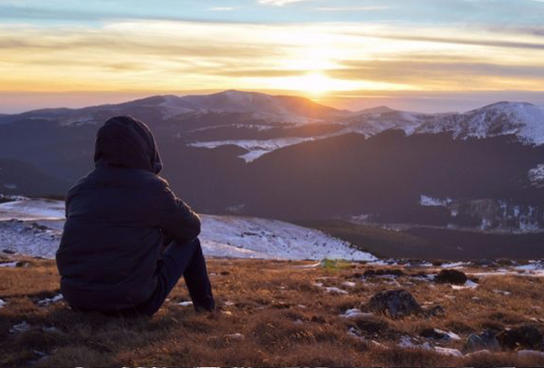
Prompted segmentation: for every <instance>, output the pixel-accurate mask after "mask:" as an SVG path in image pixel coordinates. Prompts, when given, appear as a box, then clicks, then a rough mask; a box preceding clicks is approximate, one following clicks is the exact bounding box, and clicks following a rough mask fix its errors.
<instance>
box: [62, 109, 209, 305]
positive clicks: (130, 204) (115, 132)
mask: <svg viewBox="0 0 544 368" xmlns="http://www.w3.org/2000/svg"><path fill="white" fill-rule="evenodd" d="M94 161H95V169H94V170H93V171H92V172H90V173H89V174H88V175H87V176H86V177H84V178H82V179H80V180H79V182H78V183H77V184H76V185H74V186H73V187H72V188H71V189H70V190H69V192H68V195H67V197H66V223H65V225H64V232H63V235H62V239H61V242H60V246H59V249H58V251H57V254H56V259H57V267H58V269H59V273H60V275H61V292H62V294H63V296H64V298H65V299H66V301H67V302H68V303H69V304H70V305H72V306H74V307H77V308H81V309H86V310H98V311H117V310H122V309H126V308H132V307H134V306H136V305H138V304H140V303H142V302H144V301H145V300H147V299H148V298H149V297H150V296H151V294H152V293H153V291H154V290H155V288H156V285H157V279H156V275H155V271H156V269H157V264H158V261H159V259H160V253H161V252H160V250H161V246H162V244H163V242H164V237H165V236H166V237H168V239H173V240H174V241H176V242H177V243H178V246H183V244H184V243H186V242H188V241H190V240H192V239H194V238H195V237H196V236H197V235H198V234H199V233H200V219H199V217H198V216H197V215H196V214H195V213H194V212H193V211H192V210H191V208H190V207H189V206H188V205H187V204H185V203H184V202H183V201H182V200H181V199H179V198H177V197H176V196H175V195H174V193H173V192H172V191H171V190H170V189H169V187H168V183H167V182H166V180H164V179H162V178H161V177H159V176H158V174H159V172H160V170H161V169H162V163H161V159H160V156H159V152H158V149H157V145H156V143H155V140H154V138H153V135H152V134H151V131H150V130H149V128H148V127H147V126H146V125H145V124H144V123H142V122H140V121H138V120H136V119H133V118H131V117H126V116H120V117H115V118H112V119H110V120H108V121H107V122H106V123H105V124H104V126H102V127H101V128H100V130H99V131H98V134H97V138H96V145H95V154H94Z"/></svg>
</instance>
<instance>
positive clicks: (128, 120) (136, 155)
mask: <svg viewBox="0 0 544 368" xmlns="http://www.w3.org/2000/svg"><path fill="white" fill-rule="evenodd" d="M94 162H95V165H96V166H102V165H105V166H112V167H126V168H131V169H141V170H147V171H151V172H153V173H154V174H158V173H159V172H160V171H161V169H162V162H161V158H160V156H159V150H158V148H157V144H156V143H155V139H154V138H153V134H152V133H151V130H150V129H149V127H148V126H147V125H146V124H144V123H143V122H141V121H139V120H136V119H134V118H132V117H130V116H116V117H114V118H111V119H109V120H108V121H106V123H104V125H103V126H102V127H101V128H100V129H99V130H98V133H97V135H96V144H95V152H94Z"/></svg>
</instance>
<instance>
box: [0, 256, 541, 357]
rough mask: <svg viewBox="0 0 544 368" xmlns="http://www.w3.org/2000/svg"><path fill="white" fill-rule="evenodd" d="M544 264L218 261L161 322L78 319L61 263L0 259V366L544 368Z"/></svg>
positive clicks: (176, 293) (175, 298) (177, 294)
mask: <svg viewBox="0 0 544 368" xmlns="http://www.w3.org/2000/svg"><path fill="white" fill-rule="evenodd" d="M542 269H543V267H542V263H540V262H536V261H535V262H531V263H527V264H521V265H518V264H512V263H510V262H509V261H500V262H497V261H489V262H481V263H480V264H474V263H450V264H442V263H441V262H434V264H431V263H426V262H416V261H412V262H408V261H406V262H397V263H395V264H386V263H385V262H384V263H383V264H376V263H374V264H368V263H365V262H341V261H321V262H311V261H274V260H234V259H219V258H215V259H210V261H209V270H210V273H211V279H212V283H213V286H214V289H215V294H216V298H217V301H218V305H219V307H218V310H217V311H216V312H215V313H212V314H196V313H195V312H194V311H193V310H192V308H191V303H190V301H189V299H188V293H187V291H186V289H185V287H184V285H183V282H180V284H179V285H178V286H176V288H175V289H174V290H173V292H172V294H171V296H170V298H169V299H168V301H167V302H166V303H165V305H164V306H163V307H162V308H161V310H160V311H159V312H158V313H157V314H156V315H155V316H154V317H153V318H150V319H149V318H143V317H142V318H135V319H118V318H113V317H106V316H102V315H100V314H93V313H91V314H80V313H75V312H73V311H71V310H70V309H69V308H68V306H67V305H66V303H65V302H64V301H63V299H62V295H60V294H59V290H58V282H59V279H58V274H57V271H56V267H55V264H54V262H53V261H51V260H45V259H37V258H30V257H22V256H18V255H12V254H4V255H3V256H2V257H1V258H0V279H1V280H2V281H3V282H2V283H1V285H0V341H1V342H0V366H28V365H35V366H58V367H61V366H77V365H85V366H152V365H153V366H157V365H160V366H165V365H166V366H197V365H200V366H202V365H205V366H212V365H215V366H303V365H312V366H498V365H500V366H512V365H517V366H542V365H544V342H543V332H544V319H543V317H542V316H543V308H544V303H543V300H544V278H543V277H542V276H543V272H542Z"/></svg>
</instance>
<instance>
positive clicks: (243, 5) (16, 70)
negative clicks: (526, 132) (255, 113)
mask: <svg viewBox="0 0 544 368" xmlns="http://www.w3.org/2000/svg"><path fill="white" fill-rule="evenodd" d="M156 3H157V4H156V5H157V6H154V7H153V8H148V7H147V6H144V5H142V4H140V5H139V6H137V7H133V6H127V2H126V1H120V0H118V1H113V2H104V1H91V2H89V4H88V5H85V6H83V5H80V4H81V3H79V2H75V1H67V2H62V4H61V2H56V1H54V2H48V4H49V5H47V6H45V5H43V4H42V3H41V2H38V1H5V2H2V3H0V18H1V19H2V24H1V26H0V45H1V54H0V83H1V84H0V85H1V87H0V89H1V91H0V93H1V94H2V95H3V96H8V97H9V96H13V94H15V93H24V94H29V93H30V94H32V93H36V96H39V95H40V94H44V93H62V92H79V93H110V94H111V93H119V94H123V93H124V94H127V93H129V94H142V95H145V94H152V93H163V94H166V93H191V92H193V91H218V90H223V89H232V88H235V89H247V90H255V91H267V92H271V91H272V92H274V91H276V92H278V93H283V92H293V93H296V94H302V95H305V96H307V97H310V98H313V97H317V96H319V97H320V98H323V97H326V98H329V99H330V100H331V101H333V100H336V101H338V99H339V97H340V95H341V94H342V95H345V92H349V94H350V95H361V94H362V95H375V94H381V95H383V94H384V93H385V94H389V93H393V92H394V93H399V92H402V91H405V92H407V93H414V92H442V93H446V92H451V93H460V92H463V93H472V92H474V93H476V92H482V91H501V92H504V91H525V92H533V93H537V95H538V92H542V91H543V87H542V86H543V85H544V39H543V37H544V36H543V35H544V32H543V31H542V28H541V24H540V23H539V22H540V21H541V19H544V3H543V2H539V1H534V0H520V1H516V2H515V5H514V4H513V2H508V1H499V0H497V1H491V0H485V1H484V0H482V1H463V0H456V1H454V0H449V1H446V2H444V4H446V5H442V7H438V5H437V2H433V1H428V0H421V1H413V2H400V1H380V2H379V1H370V0H369V1H364V4H363V5H364V6H362V5H361V4H362V3H363V2H362V1H334V2H333V1H325V0H322V1H317V0H316V1H310V0H308V1H298V2H292V1H256V0H255V1H249V0H247V1H229V2H228V4H224V3H227V2H204V3H200V2H192V1H182V2H179V3H180V4H182V5H183V4H184V5H185V7H184V8H183V9H188V8H191V7H190V6H188V5H190V4H192V7H193V8H194V9H193V10H191V11H187V10H183V11H182V7H181V5H176V4H174V3H173V2H170V1H158V2H156ZM159 3H160V4H159ZM408 3H410V4H408ZM441 3H442V2H441ZM64 4H66V5H64ZM384 4H385V5H384ZM508 4H512V5H508ZM158 5H160V6H158ZM412 8H415V9H416V10H417V9H419V10H421V9H425V11H426V13H424V14H423V15H417V14H414V11H415V10H414V9H412ZM442 8H443V9H442ZM449 8H451V9H453V10H451V9H450V10H451V11H455V12H456V16H455V17H453V16H452V14H450V13H448V12H447V10H448V9H449ZM514 8H516V9H515V11H516V17H515V19H510V18H508V16H509V14H510V15H511V13H509V11H510V12H511V11H514ZM161 9H163V10H161ZM490 9H493V12H492V13H493V14H488V13H489V11H490ZM418 14H419V13H418ZM272 15H275V17H272ZM280 20H281V23H278V21H280ZM29 104H32V103H31V101H29ZM59 104H62V101H59ZM29 107H31V106H29ZM0 109H2V110H4V109H6V106H3V105H0ZM2 110H0V112H2Z"/></svg>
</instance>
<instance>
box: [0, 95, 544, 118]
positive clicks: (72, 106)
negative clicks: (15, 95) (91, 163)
mask: <svg viewBox="0 0 544 368" xmlns="http://www.w3.org/2000/svg"><path fill="white" fill-rule="evenodd" d="M229 91H235V92H241V93H260V94H266V95H269V96H272V97H279V96H289V97H300V98H305V99H308V100H310V101H312V102H314V103H317V104H320V105H323V106H326V107H332V108H335V109H338V110H345V111H350V112H358V111H363V110H367V109H373V108H379V107H387V108H391V109H393V110H397V111H411V112H417V113H428V114H433V113H463V112H467V111H469V110H473V109H477V108H482V107H485V106H488V105H493V104H496V103H503V102H506V103H531V104H533V105H537V106H542V107H544V104H539V103H534V102H529V101H524V100H505V99H502V100H501V99H499V100H494V101H489V102H487V103H483V102H482V103H480V104H478V103H475V101H472V102H471V105H474V106H472V107H471V108H467V109H462V110H446V109H443V110H440V111H427V110H416V109H411V110H410V109H400V108H396V107H395V106H390V105H388V104H376V105H370V104H368V105H364V107H362V108H359V109H349V108H346V107H342V106H334V105H333V104H327V103H325V102H323V101H320V100H319V99H312V98H309V97H308V96H304V95H298V94H292V93H291V94H289V93H265V92H261V91H247V90H238V89H226V90H222V91H214V92H209V93H183V94H176V93H168V94H149V95H139V94H138V95H134V96H132V97H129V96H116V97H115V98H113V100H114V101H113V102H112V98H111V97H110V98H109V99H108V98H106V99H105V100H104V101H103V102H97V103H90V104H84V103H83V102H81V101H79V103H78V101H74V102H75V103H73V104H69V105H66V106H49V105H44V106H38V107H36V108H30V109H22V110H20V111H14V112H2V111H0V114H3V115H17V114H21V113H27V112H32V111H38V110H42V109H64V108H67V109H74V110H77V109H80V108H88V107H96V106H105V105H117V104H122V103H128V102H133V101H138V100H143V99H147V98H152V97H163V96H175V97H180V98H181V97H185V96H194V95H200V96H206V95H212V94H219V93H225V92H229ZM0 95H1V93H0ZM99 101H100V100H99Z"/></svg>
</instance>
